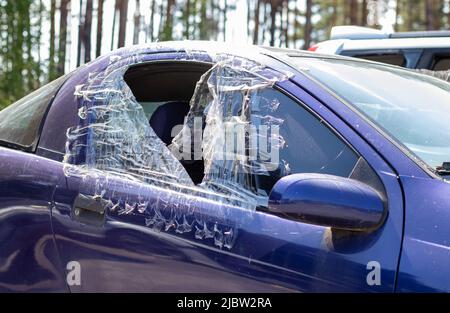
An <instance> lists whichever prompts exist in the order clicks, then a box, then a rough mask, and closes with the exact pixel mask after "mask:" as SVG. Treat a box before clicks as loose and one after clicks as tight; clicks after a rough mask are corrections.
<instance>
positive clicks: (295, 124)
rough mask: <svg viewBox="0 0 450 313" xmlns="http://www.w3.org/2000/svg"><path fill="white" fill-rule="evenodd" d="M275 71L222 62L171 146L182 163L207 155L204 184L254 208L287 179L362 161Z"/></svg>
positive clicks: (206, 79)
mask: <svg viewBox="0 0 450 313" xmlns="http://www.w3.org/2000/svg"><path fill="white" fill-rule="evenodd" d="M267 71H269V70H268V69H264V68H262V67H258V65H256V64H253V63H251V62H249V61H245V60H241V59H238V58H234V59H231V60H225V61H222V62H218V63H217V64H216V65H215V66H214V67H213V68H212V69H211V70H210V71H209V72H208V73H206V74H205V75H204V76H203V78H202V79H201V81H200V82H199V83H198V85H197V90H196V92H195V95H194V97H193V99H192V101H191V111H190V112H189V114H188V116H187V122H186V123H185V125H184V128H183V130H182V131H181V132H180V133H179V135H178V136H177V137H175V138H174V140H173V141H172V145H171V147H170V148H171V150H172V152H173V153H174V154H175V155H177V157H178V159H181V160H192V159H194V160H198V159H199V158H201V157H203V159H204V165H205V176H204V178H203V181H202V183H201V184H200V187H202V188H205V189H208V190H211V191H214V192H216V193H219V194H225V195H228V196H233V197H241V198H242V199H243V200H244V201H245V202H246V203H250V204H251V205H252V206H254V207H257V206H263V207H265V206H267V204H268V198H269V194H270V191H271V189H272V187H273V185H274V184H275V183H276V182H277V181H278V180H279V179H280V178H282V177H283V176H286V175H290V174H294V173H305V172H310V173H327V174H334V175H340V176H344V177H348V176H349V175H350V173H351V171H352V169H353V168H354V166H355V164H356V162H357V159H358V156H357V154H356V153H355V152H354V151H353V150H352V149H351V148H350V147H349V146H348V145H347V144H346V143H345V142H344V141H343V140H341V139H340V138H338V137H337V136H336V135H335V134H334V132H333V131H332V130H331V129H329V128H328V127H327V126H326V125H325V124H324V123H323V122H322V121H320V120H319V119H317V118H316V117H315V116H314V115H312V114H311V113H310V112H308V111H307V110H306V109H305V108H303V107H302V106H300V105H299V104H298V103H296V102H295V101H293V100H292V99H290V98H289V97H287V96H285V95H284V94H282V93H281V92H279V91H277V90H275V89H274V88H273V87H274V86H273V85H274V83H275V82H277V81H281V80H282V79H283V77H282V74H279V73H271V74H269V75H267V74H268V73H267ZM266 77H272V79H267V78H266ZM285 77H286V76H285ZM284 79H285V78H284ZM202 130H203V131H202ZM199 143H201V144H199Z"/></svg>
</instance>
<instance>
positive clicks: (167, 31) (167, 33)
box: [163, 0, 175, 40]
mask: <svg viewBox="0 0 450 313" xmlns="http://www.w3.org/2000/svg"><path fill="white" fill-rule="evenodd" d="M174 4H175V0H167V7H166V14H165V15H166V21H165V23H164V30H163V40H172V27H173V15H172V14H173V7H174Z"/></svg>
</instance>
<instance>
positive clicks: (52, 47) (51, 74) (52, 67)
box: [48, 0, 56, 81]
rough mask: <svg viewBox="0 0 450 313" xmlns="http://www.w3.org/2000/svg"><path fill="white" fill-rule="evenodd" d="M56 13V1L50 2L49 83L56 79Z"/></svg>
mask: <svg viewBox="0 0 450 313" xmlns="http://www.w3.org/2000/svg"><path fill="white" fill-rule="evenodd" d="M55 13H56V0H52V1H51V2H50V51H49V65H48V80H49V81H52V80H54V79H55V78H56V63H55Z"/></svg>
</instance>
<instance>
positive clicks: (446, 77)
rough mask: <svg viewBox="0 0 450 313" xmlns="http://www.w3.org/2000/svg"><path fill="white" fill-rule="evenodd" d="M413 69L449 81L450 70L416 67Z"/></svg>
mask: <svg viewBox="0 0 450 313" xmlns="http://www.w3.org/2000/svg"><path fill="white" fill-rule="evenodd" d="M415 71H417V72H419V73H422V74H426V75H429V76H433V77H436V78H439V79H442V80H445V81H447V82H450V70H448V71H430V70H425V69H418V70H415Z"/></svg>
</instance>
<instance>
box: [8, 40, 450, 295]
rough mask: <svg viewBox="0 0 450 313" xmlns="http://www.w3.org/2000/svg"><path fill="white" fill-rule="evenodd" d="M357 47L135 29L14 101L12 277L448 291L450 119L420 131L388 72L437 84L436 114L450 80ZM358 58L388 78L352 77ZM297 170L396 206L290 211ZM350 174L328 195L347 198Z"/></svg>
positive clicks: (82, 287)
mask: <svg viewBox="0 0 450 313" xmlns="http://www.w3.org/2000/svg"><path fill="white" fill-rule="evenodd" d="M349 62H350V61H349V60H348V59H344V58H341V57H334V56H328V57H325V56H320V55H315V54H303V53H298V52H292V51H288V50H273V49H266V48H259V47H246V48H245V49H239V48H229V47H226V46H221V45H218V44H217V45H216V44H214V45H211V43H206V42H181V43H158V44H151V45H146V46H137V47H132V48H125V49H121V50H118V51H115V52H112V53H111V54H108V55H105V56H102V57H100V58H99V59H97V60H95V61H93V62H91V63H89V64H87V65H85V66H83V67H81V68H79V69H77V70H76V71H75V72H73V73H71V74H70V75H68V76H66V77H63V78H61V79H60V80H58V81H56V82H54V83H52V84H50V85H48V86H46V87H44V88H43V89H41V90H39V91H37V92H36V93H34V94H32V95H30V96H28V97H27V98H25V99H24V100H21V101H22V102H19V103H16V104H13V105H12V106H10V107H9V108H8V109H7V110H4V111H2V112H0V117H1V120H0V130H1V132H0V133H1V135H0V143H1V145H2V147H0V225H1V227H0V290H1V291H71V292H95V291H121V292H132V291H154V292H189V291H190V292H286V291H288V292H296V291H306V292H317V291H358V292H361V291H363V292H395V291H449V288H450V286H449V285H448V281H449V279H450V271H449V270H448V269H447V264H448V263H449V262H450V252H449V251H450V249H449V247H450V246H449V242H448V238H450V230H449V228H448V227H446V225H448V222H449V221H450V206H449V205H450V201H449V200H450V199H449V197H450V196H449V195H450V187H449V184H448V182H447V181H446V180H445V179H446V177H447V176H446V175H447V173H448V170H449V169H448V168H447V165H446V164H445V163H446V161H448V160H449V159H445V157H449V158H450V155H449V154H448V151H449V149H450V148H449V145H448V141H446V140H445V138H447V137H446V136H449V129H448V127H447V126H445V124H444V123H442V125H441V124H439V119H437V120H436V121H435V122H434V125H435V126H439V127H440V130H441V132H443V133H444V135H442V137H441V138H436V137H438V136H437V135H436V134H435V133H434V132H432V133H431V135H430V136H426V135H424V136H422V137H421V134H416V133H414V132H408V130H409V129H410V128H412V127H413V125H409V124H408V125H406V124H405V123H406V122H408V121H411V118H414V115H411V117H410V115H408V114H411V112H410V111H409V107H408V104H406V101H402V97H400V96H399V97H398V98H397V99H396V98H395V95H396V92H395V91H392V89H389V88H392V85H389V84H388V83H387V82H386V84H385V85H383V79H384V78H386V77H387V78H389V79H391V81H389V80H388V81H389V82H391V83H392V84H394V83H397V82H398V83H399V88H400V89H401V90H400V89H399V93H400V92H404V93H405V92H406V91H405V88H407V86H406V85H405V81H406V80H407V79H409V80H410V81H411V84H414V86H415V87H416V88H417V89H418V90H420V89H421V88H423V90H428V92H429V97H428V99H429V100H430V101H433V105H431V106H429V107H428V110H429V112H425V111H426V110H425V109H424V107H423V106H422V105H421V103H422V102H424V101H426V100H427V99H426V97H425V98H424V99H419V100H420V101H422V102H420V101H419V100H418V101H419V102H418V103H417V108H416V109H418V110H419V111H420V110H425V111H424V113H423V114H422V116H423V117H424V119H423V120H422V121H420V122H418V123H417V127H418V128H419V129H421V130H425V129H427V127H428V124H427V123H426V121H427V119H428V117H429V116H435V114H436V110H439V105H441V106H442V115H445V114H447V115H446V116H447V118H444V117H442V120H445V121H446V120H448V114H449V109H448V108H447V107H445V106H446V105H447V104H448V101H447V102H446V100H448V91H449V84H448V83H446V82H443V81H439V82H437V81H438V80H437V79H436V80H435V79H434V78H426V76H424V75H421V74H403V72H400V71H401V70H399V69H397V68H394V67H390V66H387V65H374V63H371V62H366V61H362V60H360V61H351V62H354V63H349ZM339 67H342V68H339ZM355 67H361V68H363V67H367V69H365V70H366V71H367V72H369V73H371V74H373V75H372V77H374V75H375V76H376V77H379V80H380V84H378V85H377V86H378V88H377V89H375V88H373V89H370V88H364V84H360V85H358V84H357V82H358V79H359V82H362V81H363V80H364V79H365V78H364V77H362V78H356V79H355V82H352V77H357V75H356V74H352V70H353V68H355ZM360 70H361V69H360ZM339 73H341V74H342V75H344V76H346V75H347V76H348V79H346V80H345V82H346V83H347V84H348V85H345V84H340V83H339V75H340V74H339ZM408 75H411V76H408ZM403 76H406V78H404V79H403V78H402V77H403ZM402 79H403V80H402ZM428 80H430V81H428ZM402 84H403V85H402ZM369 89H370V90H369ZM384 90H385V91H386V92H384ZM388 90H389V92H387V91H388ZM403 98H404V99H406V98H407V97H406V94H405V96H404V97H403ZM411 98H412V99H413V98H414V97H411ZM440 99H443V100H442V103H437V102H439V101H441V100H440ZM386 108H390V112H395V114H394V115H389V114H388V113H389V112H388V113H386V111H387V110H386ZM430 110H431V111H430ZM432 110H435V111H432ZM403 117H405V118H404V119H402V118H403ZM402 125H403V126H404V127H403V128H402ZM411 134H412V135H411ZM411 136H413V137H411ZM411 138H412V139H414V140H412V141H410V140H409V139H411ZM421 138H424V139H423V140H422V139H421ZM416 139H417V140H416ZM427 143H428V144H429V146H427ZM299 175H300V176H299ZM308 175H309V176H308ZM314 175H315V176H314ZM317 175H319V176H317ZM289 177H291V178H292V179H294V178H295V179H303V178H304V177H306V178H307V179H306V180H310V179H314V178H316V177H319V178H320V179H324V180H328V179H329V180H328V181H327V182H328V183H329V184H328V185H327V186H331V187H330V188H331V189H330V190H332V188H333V186H334V184H336V186H337V184H338V182H341V179H344V180H343V181H345V182H348V181H350V182H353V185H352V186H356V187H355V188H359V187H361V186H362V187H361V188H363V189H364V190H368V191H370V192H372V193H373V195H374V196H375V197H377V198H379V199H380V203H381V204H382V210H383V215H382V220H381V222H380V223H378V224H376V226H374V227H370V228H367V229H365V228H364V227H363V226H362V224H361V226H360V227H356V226H354V225H353V224H352V226H351V227H350V226H348V227H347V226H345V227H342V228H339V227H331V226H327V225H324V224H323V223H321V222H320V221H319V222H313V223H307V222H305V221H304V219H307V217H305V216H297V217H293V216H294V215H289V214H278V213H277V212H275V211H274V210H273V207H272V203H274V199H275V198H274V197H275V192H274V190H277V189H276V188H278V187H277V186H278V185H279V183H280V182H281V181H282V179H283V178H284V179H285V178H289ZM277 183H278V184H277ZM342 190H343V189H342ZM342 190H338V191H337V192H336V193H333V192H331V193H329V194H322V195H319V197H318V198H320V199H325V200H326V199H328V198H334V197H335V199H334V200H335V201H336V203H341V202H342V201H344V202H345V201H347V200H348V199H347V200H346V199H341V198H342V196H339V192H341V191H342ZM353 191H354V190H353ZM286 192H287V191H286ZM342 192H344V191H342ZM354 192H356V193H358V191H354ZM341 195H342V194H341ZM308 196H309V197H310V199H312V198H311V197H313V196H315V197H316V196H317V195H313V194H308ZM340 197H341V198H340ZM344 198H345V197H344ZM314 199H317V197H316V198H314ZM355 201H356V200H355ZM310 204H311V205H316V206H315V207H317V210H319V211H321V214H322V215H321V216H322V217H324V218H326V216H327V214H328V213H330V210H333V207H330V206H328V207H327V206H320V205H317V204H315V203H313V202H311V203H310ZM308 205H309V204H306V206H308ZM361 205H362V204H361ZM358 214H363V215H364V214H365V213H364V212H356V211H352V212H351V213H349V216H345V217H342V219H345V218H348V219H351V220H352V221H354V220H358V218H359V215H358ZM328 215H330V214H328ZM331 215H332V214H331ZM349 225H350V224H349ZM374 225H375V224H374ZM75 269H76V270H77V271H78V272H79V273H78V274H79V277H78V279H75V280H70V279H69V276H70V275H71V274H73V273H72V271H73V270H75ZM374 271H378V272H377V273H375V274H376V275H378V277H377V278H376V279H373V275H374ZM68 275H69V276H68ZM371 275H372V276H371Z"/></svg>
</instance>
